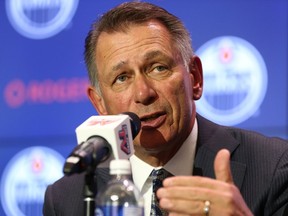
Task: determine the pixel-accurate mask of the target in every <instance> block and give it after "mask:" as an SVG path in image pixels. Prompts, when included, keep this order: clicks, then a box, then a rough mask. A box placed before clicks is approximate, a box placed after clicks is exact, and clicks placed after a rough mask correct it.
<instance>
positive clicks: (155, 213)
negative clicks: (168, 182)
mask: <svg viewBox="0 0 288 216" xmlns="http://www.w3.org/2000/svg"><path fill="white" fill-rule="evenodd" d="M151 176H152V186H153V187H152V200H151V214H150V215H151V216H161V215H163V216H164V215H168V212H166V211H165V210H163V209H161V208H160V206H159V200H158V198H157V196H156V191H157V190H158V189H159V188H160V187H162V186H163V185H162V182H163V180H164V179H165V178H167V177H170V176H173V175H172V174H171V173H169V172H168V171H166V170H165V169H159V170H153V171H152V173H151Z"/></svg>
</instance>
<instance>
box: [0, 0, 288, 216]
mask: <svg viewBox="0 0 288 216" xmlns="http://www.w3.org/2000/svg"><path fill="white" fill-rule="evenodd" d="M120 2H122V1H119V0H109V1H92V0H91V1H80V0H79V1H78V0H69V1H68V0H66V1H65V0H62V1H56V0H55V1H52V0H51V1H43V0H42V1H41V0H39V1H32V0H31V1H28V0H22V1H15V0H6V1H4V0H3V1H0V14H1V18H0V35H1V49H0V94H1V96H0V177H1V206H0V215H17V216H18V215H27V216H28V215H31V216H32V215H33V216H35V215H41V206H42V203H43V193H44V190H45V186H46V185H47V184H49V183H51V182H53V181H54V180H55V179H57V178H59V173H61V172H62V167H51V166H50V165H49V163H50V162H51V163H50V164H54V162H55V161H60V163H61V161H62V162H63V158H66V157H67V155H68V154H69V153H70V152H71V150H72V149H73V147H74V146H75V145H76V144H77V142H76V136H75V132H74V131H75V128H76V127H77V126H78V125H79V124H81V123H82V122H83V121H84V120H86V119H87V118H88V117H89V116H91V115H96V114H97V113H96V111H95V110H94V108H93V107H92V105H91V104H90V102H89V101H88V99H87V96H86V86H87V84H88V80H87V72H86V69H85V65H84V62H83V51H84V40H85V37H86V34H87V32H88V30H89V28H90V25H91V23H92V21H94V20H95V19H96V18H97V17H98V16H99V15H100V14H102V13H103V12H104V11H106V10H108V9H110V8H111V7H112V6H115V5H117V4H118V3H120ZM150 2H152V3H155V4H158V5H160V6H163V7H164V8H166V9H167V10H168V11H170V12H172V13H173V14H175V15H177V16H178V17H180V18H181V19H182V20H183V21H184V23H185V25H186V27H187V28H188V29H189V31H190V33H191V35H192V38H193V41H192V43H193V48H194V50H195V51H197V50H199V49H200V48H202V47H203V45H204V44H205V43H207V42H208V41H211V40H212V39H215V38H218V37H223V36H230V37H238V38H241V39H243V40H245V41H247V42H249V43H250V44H251V45H252V46H253V47H254V48H255V49H256V50H258V52H259V53H260V55H261V57H262V59H263V61H264V63H265V66H266V69H267V90H266V92H264V93H263V94H264V96H263V100H262V101H261V103H260V105H259V108H257V110H256V111H255V112H254V113H253V114H252V115H251V117H249V118H248V119H246V120H244V121H243V122H239V123H237V124H236V125H235V126H237V127H242V128H247V129H251V130H255V131H258V132H260V133H264V134H266V135H268V136H280V137H282V138H285V139H287V138H288V135H287V134H288V115H287V109H288V93H287V92H288V87H287V86H288V76H287V59H288V56H287V53H288V46H287V38H288V16H287V10H288V2H287V1H286V0H278V1H277V2H275V1H274V0H264V1H263V0H232V1H231V0H217V1H215V0H204V1H203V0H201V1H188V0H187V1H165V0H154V1H152V0H151V1H150ZM230 51H231V50H230ZM230 51H229V53H230ZM232 51H233V50H232ZM234 51H235V52H236V50H234ZM242 64H243V65H245V62H242ZM203 67H204V73H205V65H203ZM239 70H240V69H239ZM252 74H253V71H252ZM259 82H260V81H259ZM260 84H261V83H260ZM255 85H258V84H257V82H256V83H255ZM204 90H205V86H204ZM238 112H239V111H237V110H235V111H234V114H235V115H237V113H238ZM202 114H203V115H204V116H205V112H204V113H202ZM30 147H32V148H30ZM36 147H37V148H38V147H39V149H41V150H43V151H44V155H42V153H39V154H38V153H37V154H36V156H35V154H32V153H31V152H33V149H34V150H35V149H37V148H36ZM46 147H48V148H49V149H51V150H52V152H49V151H48V150H47V149H46ZM27 149H28V150H29V151H28V150H27ZM26 150H27V151H26ZM53 150H54V153H53ZM29 152H30V153H31V155H30V156H29V157H26V158H25V156H26V155H27V154H28V155H29ZM45 152H46V153H47V154H46V155H45ZM22 153H23V154H22ZM57 153H59V154H60V157H58V156H59V155H57ZM37 155H38V156H37ZM49 155H50V156H51V157H50V156H49ZM61 155H62V157H63V158H61ZM48 156H49V157H48ZM23 157H24V158H25V159H23ZM46 157H48V158H46ZM22 159H23V161H24V162H22V163H19V161H20V162H21V161H22ZM25 161H26V162H27V164H26V162H25ZM31 161H32V162H31ZM27 167H28V168H29V167H30V168H31V170H32V171H31V173H29V172H28V171H27V172H24V173H21V170H25V169H26V168H27ZM48 168H49V169H48ZM50 168H51V169H50ZM47 170H50V171H49V173H47ZM53 174H54V175H53ZM51 176H54V178H52V177H51ZM31 179H32V180H31ZM31 185H32V186H31ZM33 185H34V186H35V185H36V186H35V187H34V186H33ZM37 185H38V186H37ZM39 185H41V186H39ZM7 187H11V192H5V188H7ZM19 188H21V190H20V189H19ZM21 191H23V193H21ZM23 194H26V195H23ZM27 194H28V195H27ZM11 209H18V210H17V211H18V212H17V211H16V210H11Z"/></svg>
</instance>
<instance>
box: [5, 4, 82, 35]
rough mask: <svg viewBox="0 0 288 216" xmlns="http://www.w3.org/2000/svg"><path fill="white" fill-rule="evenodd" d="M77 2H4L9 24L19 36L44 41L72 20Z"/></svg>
mask: <svg viewBox="0 0 288 216" xmlns="http://www.w3.org/2000/svg"><path fill="white" fill-rule="evenodd" d="M78 1H79V0H69V1H67V0H49V1H48V0H6V12H7V16H8V18H9V20H10V23H11V24H12V26H13V27H14V28H15V30H16V31H18V32H19V33H20V34H21V35H23V36H25V37H27V38H31V39H45V38H49V37H52V36H54V35H56V34H57V33H59V32H60V31H62V30H63V29H64V28H65V27H66V26H67V25H68V24H69V23H70V21H71V20H72V17H73V16H74V14H75V12H76V9H77V7H78Z"/></svg>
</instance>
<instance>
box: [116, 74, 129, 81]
mask: <svg viewBox="0 0 288 216" xmlns="http://www.w3.org/2000/svg"><path fill="white" fill-rule="evenodd" d="M127 79H128V76H127V75H126V74H121V75H119V76H117V77H116V79H115V83H123V82H125V81H126V80H127Z"/></svg>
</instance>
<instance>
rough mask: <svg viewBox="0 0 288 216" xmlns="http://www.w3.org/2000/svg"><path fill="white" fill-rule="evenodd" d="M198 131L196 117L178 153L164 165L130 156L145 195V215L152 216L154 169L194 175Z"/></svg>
mask: <svg viewBox="0 0 288 216" xmlns="http://www.w3.org/2000/svg"><path fill="white" fill-rule="evenodd" d="M197 131H198V126H197V120H196V119H195V124H194V127H193V129H192V131H191V133H190V134H189V136H188V137H187V139H186V140H185V141H184V143H183V145H182V146H181V147H180V149H179V150H178V151H177V153H176V154H175V155H174V156H173V157H172V158H171V159H170V160H169V161H168V162H167V163H166V164H165V165H164V166H163V167H153V166H151V165H149V164H147V163H145V162H144V161H142V160H140V159H139V158H138V157H137V156H135V155H132V156H131V157H130V162H131V168H132V177H133V181H134V184H135V185H136V187H137V188H138V189H139V190H140V191H141V194H142V195H143V197H144V201H145V204H144V205H145V216H150V211H151V197H152V178H151V177H150V174H151V172H152V170H153V169H160V168H164V169H165V170H167V171H169V172H170V173H171V174H173V175H174V176H180V175H182V176H183V175H186V176H187V175H189V176H191V175H192V172H193V164H194V157H195V150H196V140H197V134H198V133H197Z"/></svg>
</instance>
